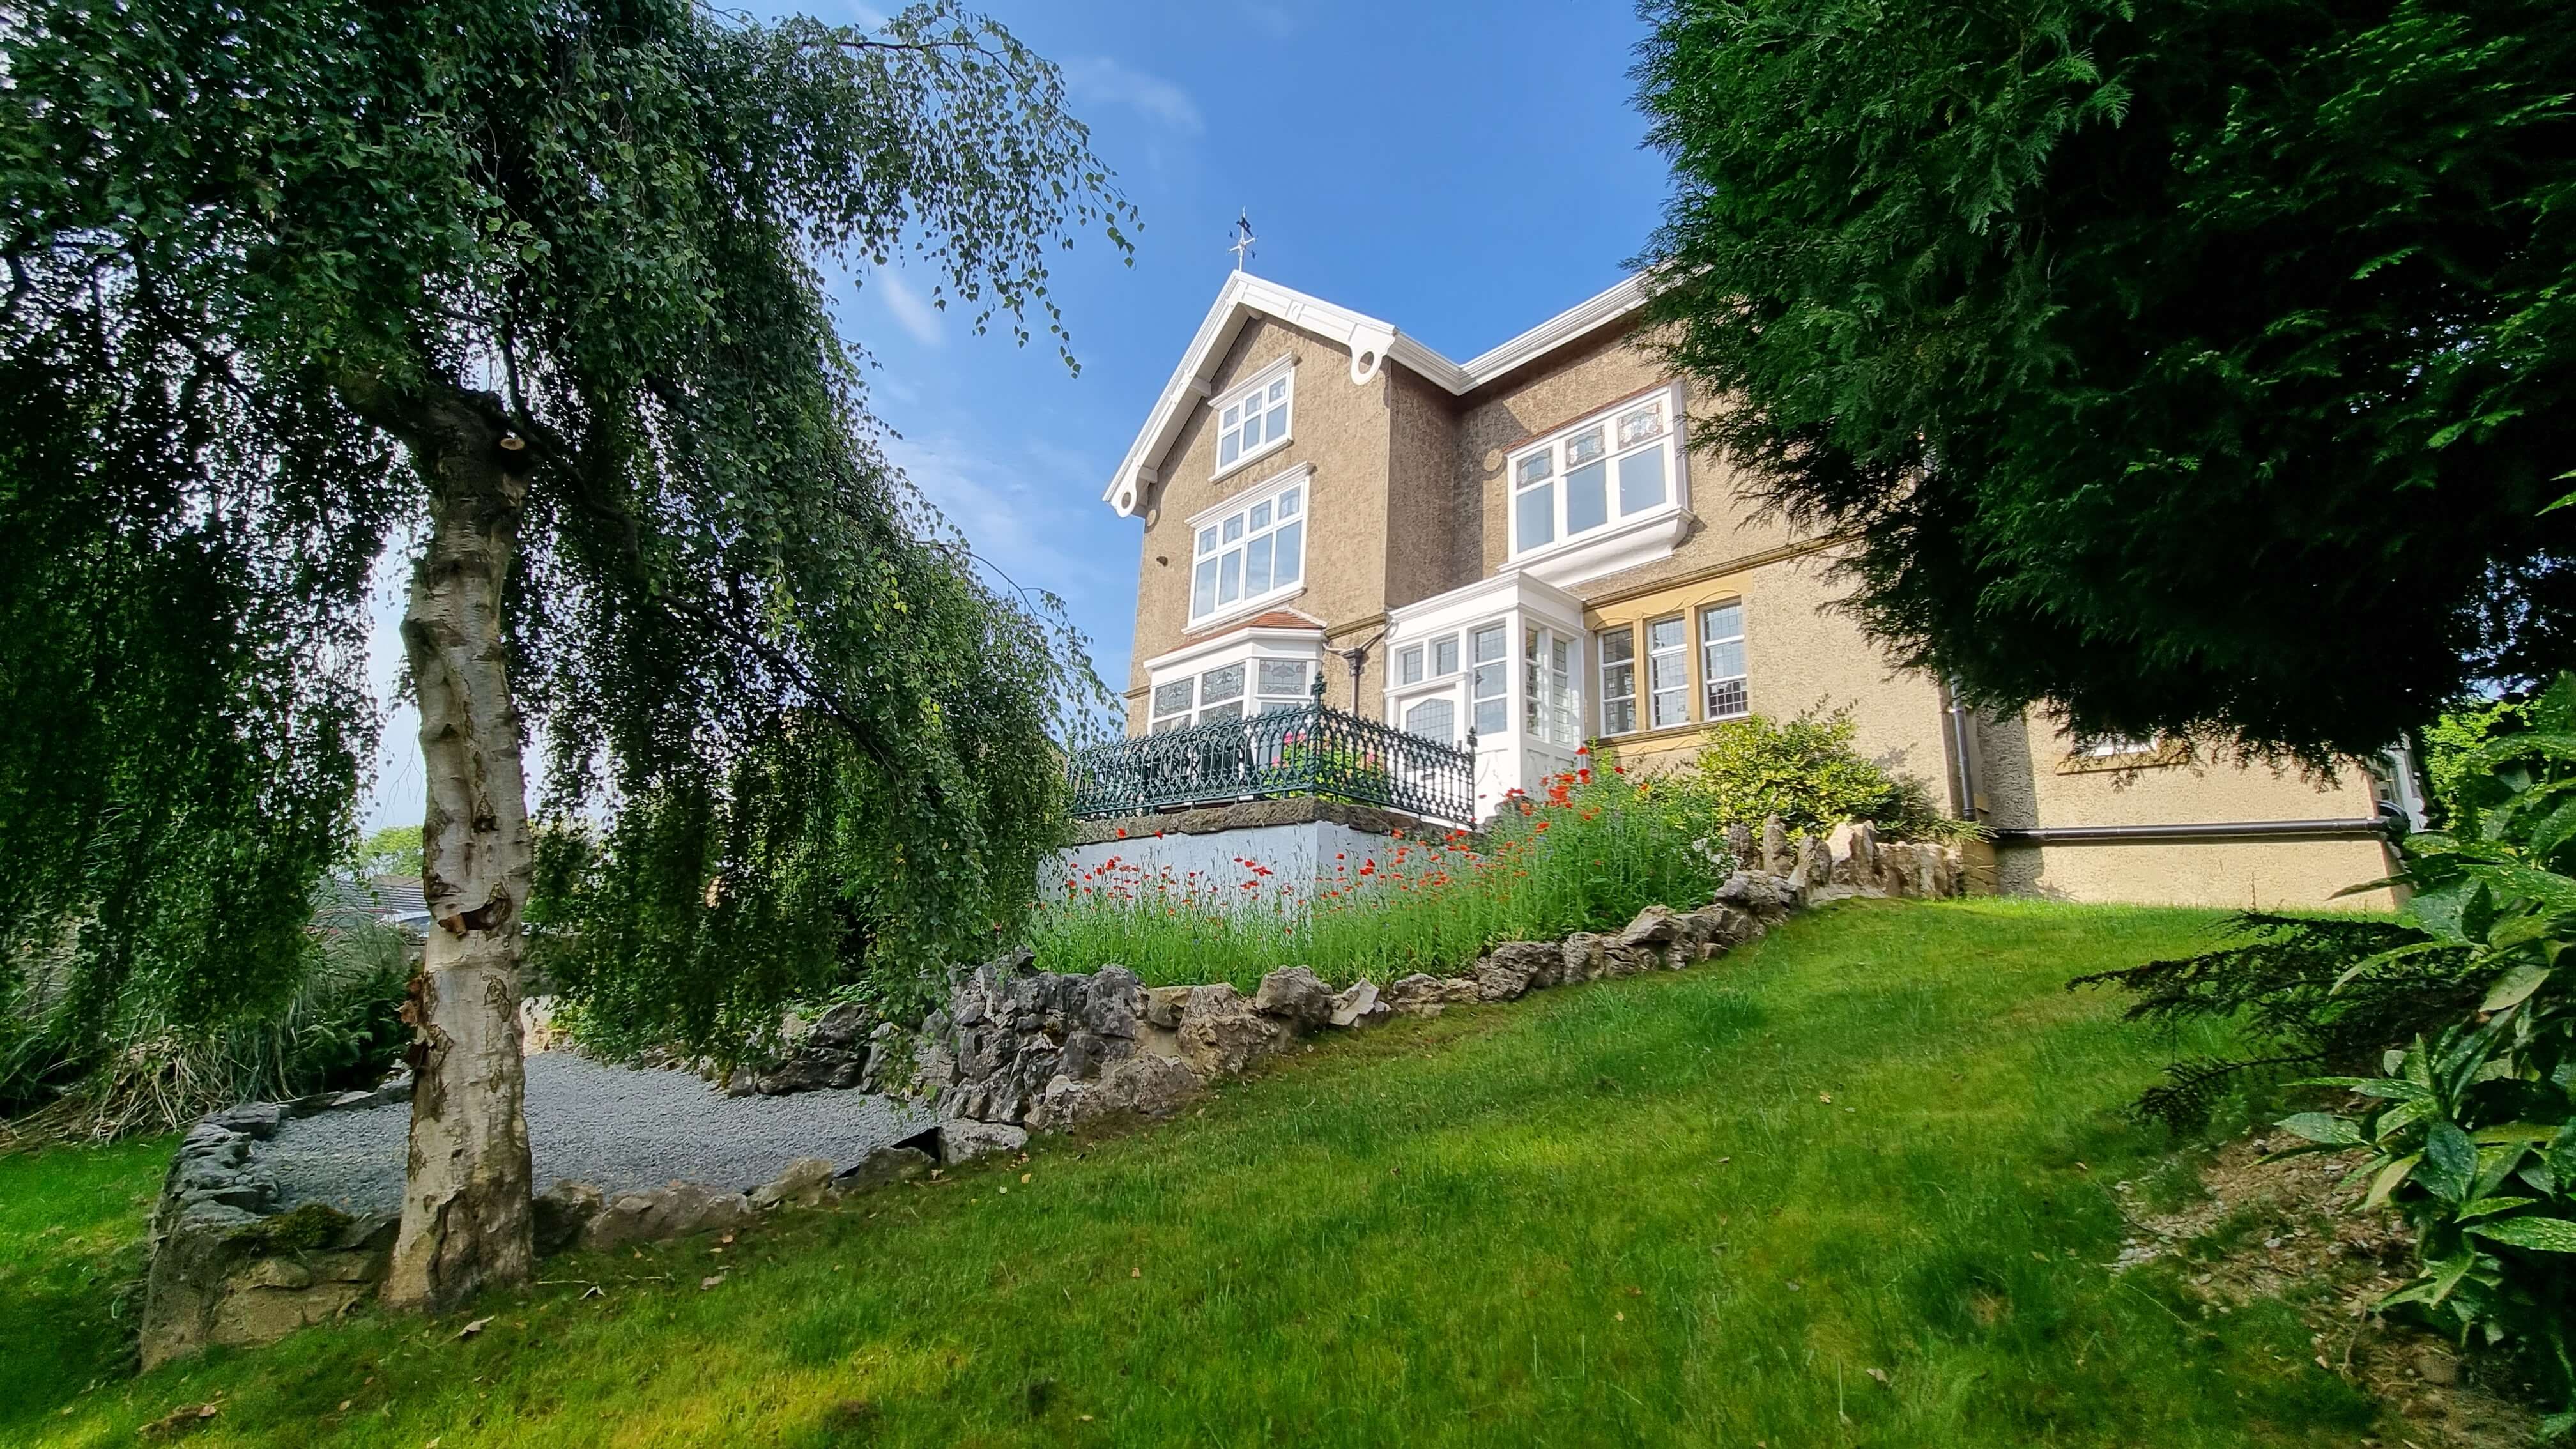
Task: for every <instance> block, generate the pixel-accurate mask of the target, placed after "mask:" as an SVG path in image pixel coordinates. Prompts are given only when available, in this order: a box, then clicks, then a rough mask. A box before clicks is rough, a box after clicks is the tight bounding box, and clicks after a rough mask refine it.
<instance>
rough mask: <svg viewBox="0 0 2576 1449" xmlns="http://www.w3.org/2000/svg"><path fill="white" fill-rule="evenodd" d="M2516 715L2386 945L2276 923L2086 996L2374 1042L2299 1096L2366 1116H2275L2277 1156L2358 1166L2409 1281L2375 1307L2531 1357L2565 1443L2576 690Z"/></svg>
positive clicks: (2563, 688)
mask: <svg viewBox="0 0 2576 1449" xmlns="http://www.w3.org/2000/svg"><path fill="white" fill-rule="evenodd" d="M2524 713H2525V722H2526V723H2527V725H2528V728H2527V729H2524V730H2521V731H2518V732H2513V733H2507V734H2501V735H2497V736H2495V737H2493V738H2490V739H2487V740H2486V741H2484V742H2483V743H2480V744H2477V745H2475V746H2474V747H2471V748H2467V749H2465V750H2464V751H2463V752H2462V753H2461V754H2460V756H2459V758H2458V760H2457V762H2456V764H2457V769H2456V771H2455V772H2454V773H2453V776H2452V779H2453V781H2454V784H2453V787H2452V810H2451V819H2450V826H2451V828H2450V829H2448V830H2443V831H2427V832H2422V833H2419V834H2416V835H2412V836H2409V837H2407V838H2406V839H2405V840H2404V841H2403V842H2401V844H2400V847H2399V849H2400V851H2401V853H2402V854H2403V856H2404V865H2403V869H2402V870H2401V871H2400V873H2399V874H2398V875H2397V876H2396V877H2395V880H2396V881H2397V882H2400V883H2403V884H2405V885H2407V886H2409V887H2411V888H2412V890H2413V895H2412V897H2411V898H2410V899H2409V901H2408V903H2407V905H2406V908H2405V910H2404V912H2403V913H2402V914H2401V915H2400V916H2399V918H2398V921H2397V923H2396V924H2395V925H2394V926H2383V925H2379V924H2377V923H2371V922H2354V923H2329V922H2314V921H2309V922H2299V921H2275V922H2270V923H2266V924H2265V926H2264V931H2263V934H2262V936H2260V937H2258V939H2257V940H2256V941H2255V942H2253V943H2251V944H2250V945H2239V946H2237V947H2234V948H2231V949H2230V950H2229V951H2225V952H2218V953H2211V954H2209V955H2206V956H2203V957H2200V958H2197V959H2196V960H2195V961H2193V962H2187V963H2158V964H2157V965H2156V966H2154V967H2148V968H2141V973H2142V974H2138V975H2137V978H2136V979H2135V980H2122V978H2123V977H2124V976H2126V975H2129V974H2130V973H2115V974H2113V975H2112V976H2110V977H2108V978H2104V977H2095V978H2087V979H2097V980H2098V979H2114V980H2122V984H2127V985H2132V986H2137V987H2140V988H2142V989H2147V990H2149V991H2150V992H2151V993H2159V994H2160V995H2151V996H2150V998H2149V1001H2148V1002H2147V1003H2145V1004H2143V1005H2142V1006H2141V1007H2140V1008H2138V1009H2136V1010H2133V1011H2132V1012H2131V1015H2133V1016H2136V1015H2140V1014H2142V1013H2143V1014H2150V1015H2153V1014H2159V1013H2163V1014H2167V1015H2171V1014H2180V1013H2192V1012H2206V1013H2212V1014H2216V1013H2222V1012H2232V1011H2234V1010H2237V1009H2240V1008H2243V1009H2249V1010H2251V1011H2252V1012H2253V1014H2254V1022H2255V1025H2256V1026H2257V1027H2258V1029H2262V1028H2265V1027H2267V1026H2268V1028H2269V1029H2271V1030H2273V1031H2274V1032H2275V1033H2276V1034H2284V1033H2286V1034H2288V1035H2290V1036H2292V1037H2293V1038H2297V1037H2300V1036H2305V1037H2306V1038H2308V1039H2309V1040H2310V1041H2311V1042H2312V1043H2323V1042H2327V1041H2336V1040H2339V1041H2340V1042H2341V1044H2342V1045H2343V1046H2345V1047H2347V1048H2349V1047H2353V1046H2359V1045H2361V1044H2362V1043H2363V1040H2364V1039H2365V1035H2364V1034H2379V1033H2384V1034H2385V1035H2382V1036H2381V1039H2380V1041H2379V1042H2378V1043H2376V1044H2377V1045H2381V1046H2386V1047H2388V1050H2386V1051H2385V1053H2384V1054H2383V1056H2382V1059H2381V1062H2380V1064H2379V1071H2378V1073H2377V1074H2376V1075H2344V1076H2329V1077H2315V1078H2310V1079H2308V1081H2306V1082H2305V1083H2303V1085H2306V1086H2311V1087H2322V1088H2330V1089H2334V1090H2336V1091H2338V1092H2343V1093H2350V1094H2353V1095H2354V1096H2357V1097H2358V1098H2359V1099H2360V1100H2362V1101H2363V1102H2365V1103H2369V1104H2371V1105H2368V1106H2366V1107H2363V1108H2359V1109H2354V1110H2344V1111H2321V1112H2301V1113H2297V1114H2295V1115H2292V1116H2290V1117H2287V1118H2284V1119H2283V1120H2282V1121H2281V1123H2280V1126H2281V1127H2283V1128H2284V1129H2286V1130H2288V1131H2290V1132H2292V1133H2294V1134H2296V1135H2298V1136H2300V1137H2303V1138H2305V1139H2307V1142H2308V1145H2306V1146H2302V1147H2299V1148H2295V1149H2292V1153H2285V1154H2281V1155H2284V1156H2288V1155H2293V1154H2294V1153H2299V1152H2341V1151H2349V1150H2352V1149H2355V1148H2359V1149H2363V1150H2364V1151H2366V1152H2367V1153H2368V1154H2369V1156H2368V1161H2367V1162H2366V1163H2365V1164H2364V1165H2363V1167H2362V1168H2361V1169H2360V1170H2359V1171H2358V1172H2356V1173H2355V1174H2354V1177H2353V1179H2352V1180H2353V1181H2354V1182H2355V1183H2356V1184H2366V1186H2365V1187H2364V1190H2363V1193H2362V1197H2361V1204H2362V1206H2364V1207H2368V1208H2378V1207H2383V1206H2384V1207H2388V1208H2391V1209H2394V1210H2395V1211H2397V1212H2399V1213H2401V1214H2402V1215H2404V1217H2405V1218H2406V1219H2407V1221H2408V1222H2409V1223H2410V1224H2411V1225H2412V1226H2413V1227H2414V1229H2415V1232H2416V1235H2417V1256H2418V1269H2419V1271H2418V1273H2417V1275H2416V1277H2415V1279H2414V1280H2413V1281H2412V1282H2410V1283H2409V1284H2407V1285H2406V1286H2405V1287H2404V1288H2402V1289H2400V1290H2399V1291H2397V1292H2396V1293H2394V1294H2392V1295H2390V1296H2389V1297H2388V1298H2387V1299H2385V1300H2384V1301H2383V1303H2382V1306H2383V1307H2389V1308H2403V1309H2407V1310H2409V1311H2412V1312H2415V1313H2419V1314H2421V1315H2422V1316H2423V1317H2425V1318H2427V1319H2429V1320H2431V1321H2432V1322H2433V1323H2434V1324H2435V1325H2436V1326H2438V1327H2440V1328H2442V1329H2444V1330H2446V1331H2448V1332H2451V1333H2453V1334H2455V1335H2456V1336H2457V1337H2459V1338H2460V1339H2461V1340H2462V1341H2463V1342H2466V1341H2467V1340H2469V1339H2470V1338H2472V1337H2480V1338H2483V1339H2484V1341H2485V1342H2487V1343H2489V1344H2507V1343H2510V1344H2513V1345H2516V1346H2518V1347H2520V1348H2522V1349H2525V1350H2527V1351H2528V1353H2529V1356H2530V1357H2531V1358H2532V1359H2533V1360H2534V1361H2535V1367H2536V1368H2537V1370H2538V1371H2539V1372H2540V1373H2541V1374H2542V1375H2544V1376H2545V1377H2546V1378H2548V1380H2549V1381H2550V1387H2551V1392H2552V1395H2553V1397H2554V1400H2555V1401H2556V1402H2557V1403H2558V1404H2559V1405H2560V1406H2561V1412H2559V1413H2558V1414H2556V1415H2554V1416H2552V1418H2551V1419H2550V1420H2549V1422H2548V1425H2547V1428H2548V1432H2549V1433H2550V1434H2552V1435H2557V1434H2564V1433H2566V1432H2568V1431H2569V1430H2570V1429H2576V1411H2571V1410H2570V1409H2569V1408H2568V1407H2567V1406H2568V1405H2570V1403H2571V1402H2576V1345H2571V1343H2570V1341H2569V1338H2568V1331H2569V1327H2570V1325H2571V1324H2576V990H2571V985H2572V984H2576V983H2571V982H2570V981H2569V979H2568V973H2567V971H2566V970H2563V969H2562V966H2561V963H2562V962H2567V963H2569V964H2570V965H2571V966H2576V960H2571V959H2570V958H2569V957H2568V956H2567V955H2566V951H2567V948H2568V946H2569V945H2570V943H2571V942H2576V676H2569V675H2562V676H2560V678H2559V680H2558V682H2557V683H2556V684H2555V685H2553V686H2552V687H2551V688H2550V689H2549V691H2548V692H2547V693H2546V694H2544V695H2543V696H2541V697H2540V698H2539V699H2537V700H2534V701H2532V702H2531V704H2529V705H2528V706H2526V707H2525V711H2524ZM2372 884H2373V885H2380V884H2387V882H2373V883H2372ZM2329 971H2331V973H2332V974H2331V977H2330V978H2329V976H2328V972H2329ZM2159 1000H2161V1001H2163V1002H2166V1003H2170V1006H2169V1008H2168V1007H2160V1006H2159V1005H2158V1004H2157V1003H2158V1001H2159ZM2401 1033H2402V1034H2403V1035H2402V1036H2401ZM2400 1040H2403V1041H2405V1042H2406V1044H2404V1045H2396V1044H2395V1042H2397V1041H2400Z"/></svg>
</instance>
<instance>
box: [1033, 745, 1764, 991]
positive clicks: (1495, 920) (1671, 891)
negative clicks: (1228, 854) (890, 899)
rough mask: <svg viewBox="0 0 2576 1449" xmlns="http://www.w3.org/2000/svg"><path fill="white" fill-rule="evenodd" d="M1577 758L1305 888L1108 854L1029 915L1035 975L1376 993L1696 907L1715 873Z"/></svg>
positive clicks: (1722, 866)
mask: <svg viewBox="0 0 2576 1449" xmlns="http://www.w3.org/2000/svg"><path fill="white" fill-rule="evenodd" d="M1584 759H1585V763H1584V764H1583V765H1582V767H1581V768H1578V769H1576V770H1574V771H1572V772H1570V773H1567V774H1564V775H1559V776H1556V777H1553V778H1552V779H1550V780H1549V781H1548V782H1547V784H1546V786H1545V788H1544V790H1543V791H1542V793H1541V794H1539V795H1537V796H1518V795H1516V796H1515V797H1513V799H1512V800H1511V802H1510V803H1509V804H1508V805H1507V806H1506V807H1505V808H1504V809H1503V810H1502V811H1501V812H1500V814H1499V816H1498V818H1497V819H1496V820H1495V821H1494V823H1493V824H1492V825H1491V826H1489V827H1488V828H1487V829H1486V830H1485V831H1484V832H1483V833H1482V834H1481V835H1475V834H1470V833H1469V832H1467V831H1463V830H1452V831H1448V832H1445V833H1437V834H1431V835H1418V834H1407V833H1403V832H1398V833H1397V834H1395V835H1393V836H1391V837H1389V838H1388V839H1387V840H1386V841H1385V843H1384V844H1383V846H1382V847H1380V848H1379V849H1377V850H1375V851H1373V852H1367V853H1362V854H1357V855H1352V854H1344V855H1343V856H1341V857H1338V858H1337V859H1335V860H1334V861H1333V862H1331V863H1330V865H1331V868H1330V869H1329V870H1327V871H1326V872H1325V873H1324V875H1325V879H1324V880H1323V881H1322V882H1321V883H1320V884H1318V885H1317V886H1315V887H1314V888H1313V889H1311V890H1309V889H1307V888H1305V887H1304V886H1302V885H1301V884H1296V883H1291V882H1289V881H1286V880H1283V879H1281V878H1280V877H1279V875H1278V873H1277V872H1276V871H1275V870H1273V869H1272V867H1271V866H1269V865H1266V864H1264V863H1263V862H1261V861H1258V860H1255V859H1252V858H1249V857H1237V858H1236V860H1235V861H1234V867H1235V869H1234V871H1233V872H1232V873H1231V874H1229V875H1225V876H1220V877H1211V876H1209V875H1207V874H1205V873H1202V872H1196V871H1192V872H1178V873H1176V872H1174V871H1173V870H1171V869H1170V868H1168V867H1163V868H1155V867H1151V866H1148V865H1146V864H1144V863H1141V862H1136V861H1129V860H1124V859H1120V858H1116V857H1113V858H1111V859H1110V860H1109V861H1107V862H1106V863H1104V864H1103V865H1101V866H1100V867H1098V868H1097V869H1094V870H1091V871H1088V872H1084V873H1083V874H1081V875H1079V876H1077V877H1076V878H1075V879H1073V880H1072V881H1070V882H1068V883H1067V884H1066V886H1065V888H1064V890H1063V892H1062V893H1061V894H1060V895H1058V896H1057V897H1056V898H1055V899H1052V900H1049V901H1045V902H1042V903H1041V904H1040V906H1039V908H1038V910H1037V912H1036V914H1035V917H1034V922H1033V927H1032V932H1033V941H1034V944H1035V946H1036V949H1037V953H1038V964H1039V966H1040V967H1041V968H1042V969H1045V970H1049V971H1090V970H1095V969H1097V968H1099V967H1101V966H1103V965H1107V964H1109V963H1111V962H1116V963H1118V964H1120V965H1123V966H1126V967H1127V968H1129V969H1130V970H1132V971H1134V972H1136V974H1137V975H1138V976H1140V977H1142V978H1143V979H1144V980H1145V981H1146V983H1147V984H1149V985H1179V984H1185V983H1197V982H1212V981H1231V982H1233V983H1234V984H1236V985H1237V986H1242V987H1247V988H1248V987H1250V986H1251V985H1253V984H1254V983H1256V982H1258V981H1259V980H1260V979H1261V977H1262V975H1263V974H1264V973H1266V972H1269V971H1272V970H1276V969H1277V968H1279V967H1281V966H1310V967H1312V968H1314V970H1315V971H1316V973H1317V974H1318V975H1321V976H1322V977H1324V978H1325V979H1326V980H1328V981H1331V982H1333V983H1335V984H1337V985H1338V984H1343V983H1347V982H1350V981H1355V980H1358V979H1359V978H1361V977H1363V976H1365V977H1369V978H1371V979H1374V980H1377V981H1379V982H1386V981H1391V980H1393V979H1395V978H1396V977H1398V976H1403V975H1406V974H1408V973H1410V972H1415V971H1428V972H1432V973H1435V974H1446V973H1451V972H1455V971H1457V970H1459V969H1461V968H1463V967H1464V966H1466V965H1467V964H1468V963H1469V962H1471V961H1473V960H1475V959H1476V957H1478V956H1479V955H1482V954H1483V953H1484V952H1485V950H1486V949H1487V948H1488V947H1490V946H1492V945H1493V944H1495V943H1496V942H1498V941H1538V940H1548V939H1552V938H1554V937H1558V936H1563V935H1567V934H1569V933H1571V932H1574V931H1606V930H1615V929H1617V928H1618V927H1620V926H1624V925H1626V924H1627V923H1628V922H1629V920H1631V919H1632V918H1634V917H1635V915H1636V914H1637V912H1638V911H1639V910H1641V909H1643V908H1644V907H1646V906H1649V905H1656V904H1662V905H1669V906H1672V907H1674V908H1675V909H1677V910H1687V909H1689V908H1692V907H1695V906H1700V905H1705V904H1707V902H1708V900H1709V897H1710V895H1711V894H1712V893H1713V892H1714V890H1715V888H1716V885H1717V883H1718V881H1720V880H1722V879H1723V878H1724V876H1725V872H1726V871H1727V870H1728V869H1730V868H1731V866H1730V864H1729V863H1728V862H1727V861H1726V860H1725V859H1724V858H1723V857H1722V856H1721V855H1718V854H1712V853H1703V850H1702V849H1701V848H1699V847H1697V846H1695V845H1694V836H1693V833H1692V832H1691V830H1690V829H1689V828H1688V826H1687V824H1685V823H1684V822H1683V821H1681V820H1679V819H1677V818H1676V817H1674V816H1673V815H1672V814H1671V813H1670V812H1668V811H1663V810H1658V809H1654V808H1650V802H1649V800H1648V798H1647V796H1646V794H1645V793H1644V792H1642V791H1641V790H1640V789H1639V787H1638V786H1637V785H1636V784H1635V783H1634V782H1632V781H1630V780H1629V779H1628V778H1627V777H1626V776H1625V775H1624V774H1623V773H1621V772H1620V771H1618V770H1617V769H1615V768H1613V769H1609V770H1604V771H1601V772H1598V773H1596V772H1595V771H1594V770H1593V769H1592V768H1591V766H1590V764H1589V756H1588V755H1587V756H1585V757H1584Z"/></svg>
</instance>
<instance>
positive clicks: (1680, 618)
mask: <svg viewBox="0 0 2576 1449" xmlns="http://www.w3.org/2000/svg"><path fill="white" fill-rule="evenodd" d="M1645 622H1646V648H1645V651H1644V657H1642V658H1641V659H1639V660H1638V661H1637V662H1638V663H1639V664H1640V665H1641V666H1642V667H1643V668H1644V669H1645V672H1646V679H1645V701H1646V728H1648V729H1652V730H1662V729H1672V728H1674V727H1675V726H1678V725H1686V724H1689V723H1690V722H1691V677H1690V651H1691V636H1690V617H1689V616H1688V615H1686V614H1666V615H1664V616H1663V617H1662V618H1659V619H1648V620H1646V621H1645ZM1658 624H1670V625H1672V626H1673V642H1672V644H1671V646H1670V647H1668V648H1661V649H1659V648H1657V647H1655V626H1656V625H1658ZM1667 659H1668V660H1670V661H1672V665H1673V668H1674V670H1675V671H1677V672H1678V674H1679V677H1678V678H1677V679H1675V680H1674V681H1673V682H1672V683H1670V684H1664V683H1662V682H1661V681H1659V680H1658V679H1657V678H1656V677H1655V666H1656V664H1657V663H1659V662H1660V661H1663V660H1667ZM1667 695H1669V696H1672V697H1673V698H1675V699H1677V700H1679V701H1680V705H1679V707H1678V708H1677V709H1676V710H1675V711H1674V713H1673V717H1672V718H1671V719H1666V718H1664V715H1663V702H1664V698H1665V696H1667Z"/></svg>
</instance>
